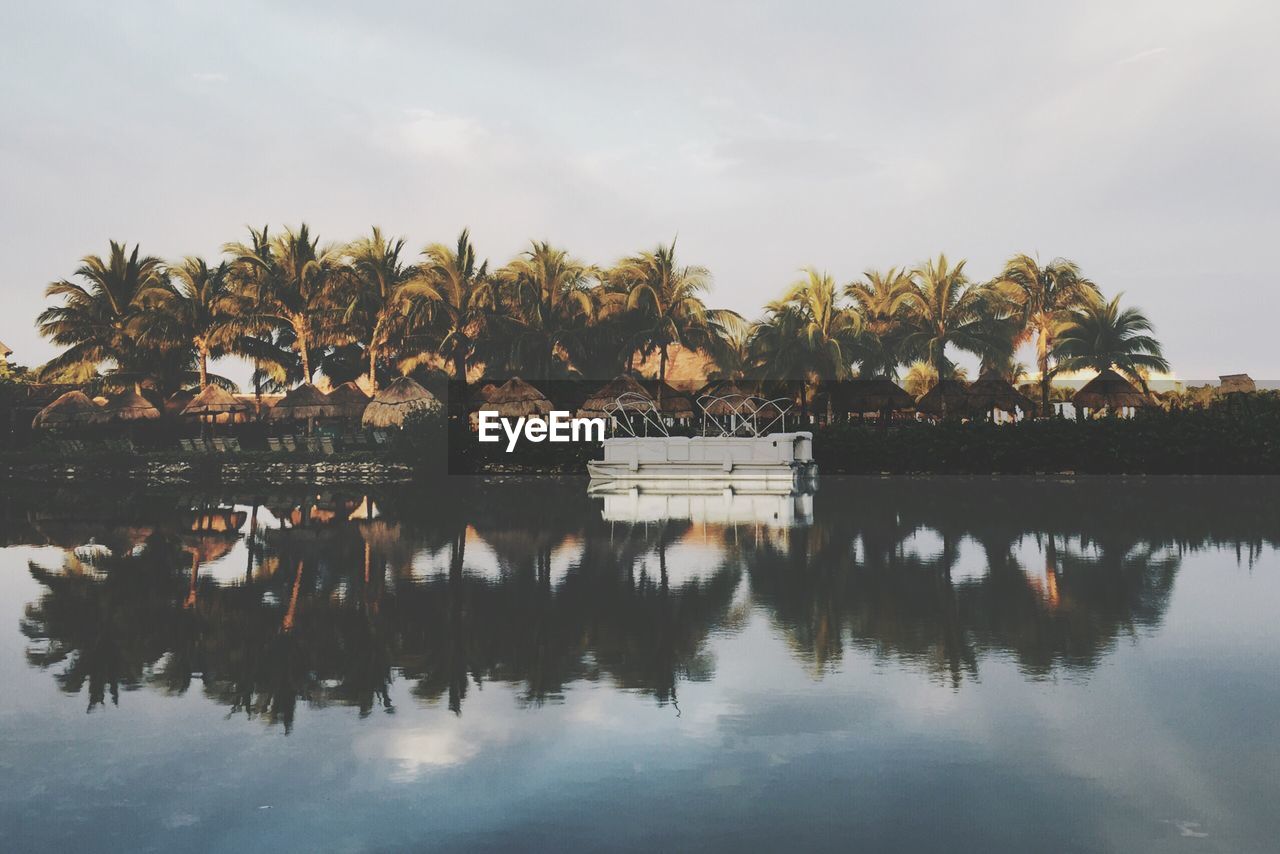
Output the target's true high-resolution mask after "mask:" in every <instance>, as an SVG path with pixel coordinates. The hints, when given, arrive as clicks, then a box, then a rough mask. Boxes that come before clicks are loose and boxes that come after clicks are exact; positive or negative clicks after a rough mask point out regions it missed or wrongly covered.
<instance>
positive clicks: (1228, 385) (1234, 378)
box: [1218, 374, 1258, 394]
mask: <svg viewBox="0 0 1280 854" xmlns="http://www.w3.org/2000/svg"><path fill="white" fill-rule="evenodd" d="M1257 390H1258V384H1257V383H1255V382H1254V381H1253V377H1251V376H1249V375H1248V374H1223V375H1222V376H1220V377H1218V393H1219V394H1233V393H1235V392H1249V391H1257Z"/></svg>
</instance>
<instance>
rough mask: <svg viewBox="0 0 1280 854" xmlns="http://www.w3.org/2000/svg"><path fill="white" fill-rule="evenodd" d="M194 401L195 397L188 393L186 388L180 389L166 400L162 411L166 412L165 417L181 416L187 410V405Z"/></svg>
mask: <svg viewBox="0 0 1280 854" xmlns="http://www.w3.org/2000/svg"><path fill="white" fill-rule="evenodd" d="M194 399H195V395H194V394H192V393H191V392H189V391H187V390H186V389H185V388H180V389H178V390H177V391H175V392H174V393H173V394H171V395H169V396H168V397H166V398H165V399H164V406H163V407H162V409H163V410H164V414H165V417H168V418H172V417H175V416H178V415H181V414H182V411H183V410H184V409H186V408H187V404H188V403H190V402H191V401H192V400H194Z"/></svg>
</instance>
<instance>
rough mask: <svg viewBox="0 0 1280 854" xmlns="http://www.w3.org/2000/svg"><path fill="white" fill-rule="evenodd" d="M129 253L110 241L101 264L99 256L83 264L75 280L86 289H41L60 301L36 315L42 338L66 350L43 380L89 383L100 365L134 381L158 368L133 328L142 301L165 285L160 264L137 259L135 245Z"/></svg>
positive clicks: (70, 285) (65, 284)
mask: <svg viewBox="0 0 1280 854" xmlns="http://www.w3.org/2000/svg"><path fill="white" fill-rule="evenodd" d="M127 250H128V247H127V246H126V245H125V244H124V243H116V242H115V241H114V240H113V241H111V251H110V253H109V254H108V256H107V259H106V260H105V261H104V260H103V259H102V258H101V257H100V256H98V255H86V256H85V257H84V258H83V259H81V262H80V266H79V267H78V268H76V272H75V275H76V276H77V277H79V278H80V279H82V280H83V281H84V284H78V283H76V282H73V281H70V280H67V279H62V280H60V281H57V282H54V283H52V284H51V285H49V286H48V287H47V288H45V296H47V297H53V298H58V297H61V298H62V299H63V302H62V304H61V305H56V306H51V307H49V308H47V309H45V310H44V311H42V312H41V313H40V316H39V318H37V321H36V322H37V324H38V325H39V329H40V334H41V335H43V336H45V337H46V338H48V339H50V340H51V341H53V343H55V344H58V345H60V346H62V347H66V348H67V349H66V350H64V351H63V352H62V353H60V354H59V355H57V356H55V357H54V358H53V359H51V360H50V361H49V362H48V363H47V364H45V365H44V367H42V368H41V369H40V376H41V377H42V378H51V377H63V378H72V379H78V380H84V379H88V378H89V377H90V376H92V375H93V374H94V373H95V372H96V370H97V368H98V366H99V365H101V364H102V363H104V362H111V363H113V364H114V365H115V366H116V372H118V373H121V374H124V375H132V376H134V377H135V378H136V377H138V376H143V375H150V373H151V371H153V370H154V368H155V367H156V365H157V362H156V360H155V358H154V354H149V353H147V352H146V348H144V347H143V345H142V344H141V343H140V342H139V341H138V338H137V335H136V329H135V323H136V320H137V318H138V317H139V315H140V313H141V311H142V307H143V304H144V302H145V301H146V300H147V299H148V298H149V297H150V296H151V295H153V294H154V293H155V292H156V291H158V290H159V289H162V288H163V287H164V286H165V278H164V263H163V262H162V261H161V260H160V259H159V258H154V257H152V256H150V255H146V256H142V257H139V254H138V245H137V244H134V247H133V252H131V253H128V254H126V253H127Z"/></svg>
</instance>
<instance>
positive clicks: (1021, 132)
mask: <svg viewBox="0 0 1280 854" xmlns="http://www.w3.org/2000/svg"><path fill="white" fill-rule="evenodd" d="M1278 36H1280V4H1276V3H1274V2H1239V3H1233V2H1212V3H1210V2H1197V3H1176V2H1169V0H1163V2H1150V3H1138V2H1135V3H1115V2H1102V3H1080V2H1072V3H1056V4H1049V3H1014V2H1009V3H978V2H965V3H937V4H911V3H884V2H876V3H866V4H853V3H832V4H800V3H733V4H724V5H719V4H713V3H697V4H693V3H672V4H667V3H659V2H644V3H629V4H607V3H600V2H584V3H554V4H553V3H531V2H530V3H485V2H474V0H469V2H465V3H464V2H450V3H445V4H427V3H406V4H404V5H403V6H399V5H381V4H376V3H367V2H366V3H341V4H327V3H318V2H308V3H296V4H294V3H272V4H267V3H236V2H219V3H216V4H215V3H208V4H196V3H154V4H141V3H127V2H112V3H101V2H93V3H83V4H80V3H22V4H12V5H10V6H9V7H7V8H6V12H5V22H4V25H3V27H0V71H3V73H2V74H0V116H2V117H3V118H2V119H0V122H2V124H0V128H2V130H0V198H2V199H3V202H2V207H0V233H3V234H4V236H5V241H4V250H5V251H3V252H2V253H0V294H3V297H4V307H5V311H4V312H3V315H2V316H0V340H3V341H4V342H6V343H8V344H9V345H10V346H11V347H13V348H14V350H15V351H16V353H15V355H14V357H13V358H14V359H15V360H17V361H19V362H22V363H25V364H32V365H34V364H38V363H40V362H42V361H43V360H45V359H46V358H48V357H49V356H50V355H52V353H53V350H52V348H51V347H50V346H49V345H48V344H47V343H45V342H43V341H42V340H40V339H39V337H38V336H37V335H36V333H35V330H34V318H35V316H36V314H37V313H38V312H39V311H40V309H41V308H42V307H43V305H44V304H45V303H44V298H43V296H42V291H43V288H44V286H45V285H46V284H47V283H48V282H49V281H51V280H54V279H57V278H62V277H65V276H68V275H70V273H71V272H72V270H74V268H75V266H76V263H77V260H78V259H79V258H80V257H81V256H83V255H85V254H87V253H100V254H105V253H106V251H107V241H108V240H109V239H112V238H114V239H116V240H127V241H129V242H130V243H132V242H134V241H139V242H141V244H142V247H143V251H144V252H147V253H151V254H155V255H160V256H161V257H164V258H171V259H172V258H177V257H180V256H182V255H186V254H192V253H197V254H203V255H207V256H211V257H212V256H216V255H217V253H218V250H219V247H220V246H221V244H222V243H224V242H225V241H227V240H232V239H238V238H240V237H242V236H243V235H244V234H245V227H246V226H247V225H249V224H253V225H258V226H260V225H263V224H270V225H272V226H273V227H278V226H281V225H295V224H297V223H299V222H301V221H306V222H307V223H309V224H310V225H311V226H312V227H313V229H315V230H316V231H318V232H319V234H320V235H321V237H322V238H326V239H334V240H339V239H342V240H345V239H349V238H352V237H354V236H356V235H357V234H359V233H361V232H363V231H366V230H367V229H368V227H369V226H370V225H373V224H378V225H381V226H382V227H383V228H384V229H386V230H388V231H390V232H393V233H395V234H400V235H404V236H405V237H406V238H407V239H408V241H409V244H410V245H411V246H412V247H413V248H414V249H415V250H417V249H419V248H420V247H421V246H423V245H425V244H426V243H429V242H432V241H448V240H451V239H452V238H454V237H455V236H456V234H457V232H458V231H459V230H460V229H461V228H463V227H464V226H469V227H470V228H471V231H472V234H473V237H474V239H475V242H476V244H477V246H478V248H479V250H480V253H481V255H482V256H484V257H488V258H489V259H491V261H493V262H494V263H495V264H500V263H503V262H505V261H506V260H507V259H509V258H510V257H511V256H512V255H514V254H515V253H517V252H519V251H520V250H521V249H522V248H523V247H524V245H525V244H526V243H527V241H528V240H529V239H530V238H539V239H542V238H547V239H550V240H552V241H553V242H555V243H557V244H560V245H563V246H565V247H567V248H568V249H570V250H571V251H572V252H574V253H575V254H576V255H578V256H579V257H581V258H583V259H584V260H587V261H592V262H598V263H608V262H611V261H613V260H616V259H617V258H618V257H620V256H622V255H624V254H626V253H629V252H632V251H635V250H638V249H642V248H649V247H651V246H653V245H655V244H657V243H658V242H659V241H666V240H669V239H671V237H672V236H674V235H676V234H678V235H679V244H678V246H679V254H680V256H681V257H682V259H683V260H684V261H685V262H686V263H698V264H704V265H706V266H708V267H710V268H711V270H712V272H713V274H714V276H715V289H714V291H713V294H712V301H714V302H715V303H717V304H719V305H724V306H728V307H731V308H735V309H738V310H739V311H742V312H744V313H746V314H748V315H750V316H755V315H756V314H757V312H758V309H759V306H760V305H761V304H762V303H763V302H764V301H766V300H767V299H769V298H771V297H773V296H775V295H777V294H778V292H779V291H780V290H781V289H782V288H783V287H784V286H785V285H787V284H788V283H789V282H791V281H792V280H793V279H794V278H795V273H796V270H797V269H798V268H799V267H801V266H804V265H810V264H811V265H815V266H817V267H820V268H824V269H826V270H829V271H830V272H831V273H833V274H834V275H835V276H836V277H837V278H838V279H839V280H841V281H847V280H849V279H852V278H854V277H855V276H857V275H858V274H859V273H860V272H861V271H863V270H865V269H867V268H884V267H889V266H893V265H903V264H907V265H910V264H914V263H917V262H919V261H921V260H923V259H924V258H926V257H927V256H929V255H931V254H935V253H937V252H939V251H944V252H946V253H947V254H948V255H950V256H953V257H963V258H967V259H968V260H969V268H968V269H969V271H970V273H971V274H972V275H974V276H975V277H981V278H985V277H988V276H991V275H993V274H994V273H995V272H996V271H997V270H998V269H999V266H1000V264H1001V262H1002V261H1003V260H1004V259H1005V258H1006V257H1007V256H1009V255H1010V254H1012V253H1014V252H1019V251H1026V252H1032V253H1037V252H1038V253H1039V254H1040V256H1041V257H1042V258H1045V259H1048V258H1050V257H1053V256H1057V255H1064V256H1066V257H1069V258H1072V259H1074V260H1076V261H1077V262H1078V263H1080V265H1081V266H1082V267H1083V268H1084V270H1085V272H1086V273H1088V274H1089V275H1090V276H1092V277H1093V278H1094V279H1095V280H1096V281H1097V282H1098V283H1099V284H1100V285H1101V286H1102V287H1103V288H1104V290H1105V291H1107V292H1108V293H1114V292H1117V291H1124V292H1125V298H1126V300H1127V301H1131V302H1133V303H1136V304H1138V305H1140V306H1141V307H1142V308H1143V309H1145V310H1146V311H1147V313H1148V314H1149V315H1150V316H1151V318H1152V319H1153V320H1154V321H1155V323H1156V325H1157V330H1158V333H1159V335H1160V337H1161V339H1162V340H1163V341H1164V342H1165V346H1166V354H1167V355H1168V356H1169V358H1170V359H1171V361H1172V362H1173V365H1174V368H1175V371H1176V373H1177V374H1179V375H1180V376H1183V377H1191V378H1203V377H1209V376H1216V375H1217V374H1219V373H1230V372H1236V371H1248V372H1250V373H1252V374H1253V375H1254V377H1255V378H1259V379H1276V378H1280V346H1277V342H1276V333H1275V327H1276V322H1275V317H1274V314H1275V312H1276V311H1277V310H1278V309H1280V301H1278V299H1277V288H1278V285H1277V280H1276V274H1275V272H1274V270H1275V267H1274V266H1273V262H1272V259H1273V257H1274V254H1275V248H1274V245H1275V242H1276V237H1277V233H1278V232H1280V229H1278V228H1277V226H1278V225H1280V213H1278V212H1280V203H1278V202H1277V194H1278V192H1280V72H1278V71H1277V58H1276V56H1275V50H1276V47H1275V45H1276V44H1277V37H1278Z"/></svg>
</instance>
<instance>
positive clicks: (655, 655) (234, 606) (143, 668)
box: [0, 480, 1280, 730]
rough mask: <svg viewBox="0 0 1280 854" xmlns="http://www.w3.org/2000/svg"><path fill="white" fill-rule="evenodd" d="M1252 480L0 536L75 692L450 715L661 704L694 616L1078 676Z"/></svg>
mask: <svg viewBox="0 0 1280 854" xmlns="http://www.w3.org/2000/svg"><path fill="white" fill-rule="evenodd" d="M1259 490H1261V491H1263V492H1265V491H1267V490H1271V491H1276V487H1272V486H1264V485H1258V486H1254V487H1249V488H1247V489H1246V488H1244V487H1241V486H1239V485H1238V484H1237V485H1234V486H1231V487H1230V488H1228V487H1223V488H1221V489H1218V488H1217V487H1214V486H1211V485H1206V484H1205V483H1201V484H1199V485H1197V486H1195V488H1194V489H1192V488H1191V487H1190V486H1187V487H1185V488H1184V489H1182V490H1181V491H1180V490H1179V489H1176V488H1170V487H1169V486H1168V485H1161V486H1155V485H1148V486H1142V485H1140V484H1129V485H1126V487H1125V489H1124V490H1115V489H1112V488H1110V487H1107V486H1105V485H1099V484H1097V483H1094V484H1090V483H1082V484H1074V485H1073V484H1061V483H1055V484H1035V483H1031V482H1019V481H1012V482H1004V483H1002V484H1000V485H994V484H990V483H988V484H977V483H972V482H965V481H939V480H920V481H909V480H908V481H852V482H836V483H835V485H834V486H830V487H828V486H826V485H824V491H823V493H820V494H819V495H818V496H817V497H816V500H815V502H814V508H815V512H814V515H813V519H812V524H810V525H807V526H803V527H797V528H793V529H790V530H781V529H770V528H768V527H767V525H766V524H763V523H762V524H761V525H756V526H744V525H736V526H735V525H726V524H718V525H713V524H706V523H700V522H696V521H693V520H689V519H685V520H677V519H666V520H663V521H656V522H655V521H652V520H649V521H643V522H636V523H634V524H628V523H626V521H625V520H622V521H619V520H618V519H610V520H609V521H605V520H604V519H602V518H601V515H600V510H599V506H598V505H597V504H596V503H594V501H593V500H592V499H590V498H588V497H587V496H586V495H585V494H584V493H583V490H582V488H581V485H580V484H577V483H567V484H561V483H554V482H552V483H547V482H543V483H526V484H519V483H515V484H512V483H507V484H501V485H488V484H483V483H481V484H471V485H467V486H465V487H460V488H459V491H458V492H455V493H453V494H450V495H447V496H446V495H440V494H438V493H436V494H425V495H424V494H413V495H403V496H401V495H396V494H386V495H378V496H368V495H361V494H349V495H348V494H343V493H321V494H314V493H313V494H310V495H307V496H305V497H289V496H255V497H249V498H246V499H244V500H242V501H238V502H236V503H235V504H233V503H232V502H229V501H211V502H203V503H202V502H200V501H198V500H197V501H195V502H192V501H190V500H187V501H183V502H175V501H174V500H173V499H166V500H163V501H162V500H161V499H159V498H155V497H154V496H153V497H150V498H147V497H140V498H139V499H138V500H131V501H126V502H121V501H119V500H115V499H112V500H107V499H105V498H103V499H101V500H97V502H96V503H95V502H94V500H93V499H92V498H87V497H85V496H76V497H72V496H68V495H61V496H54V497H52V498H50V499H48V500H47V501H45V502H44V503H39V502H38V503H36V504H35V505H34V506H33V507H30V508H26V509H24V510H22V511H19V512H17V513H14V512H12V511H11V510H8V511H6V515H5V516H4V517H3V519H0V534H2V535H3V540H2V541H3V542H6V543H13V542H35V543H52V544H56V545H59V546H62V547H63V548H64V549H65V550H66V554H65V558H64V561H63V565H62V566H61V567H57V568H48V567H45V566H42V565H38V564H34V563H33V564H31V566H30V571H31V574H32V576H33V577H34V578H35V580H36V581H37V582H39V584H40V586H41V588H42V593H41V596H40V598H39V599H38V600H37V601H35V602H32V603H31V604H30V605H28V607H27V609H26V613H25V616H24V618H23V621H22V626H21V628H22V631H23V633H24V634H25V635H26V636H27V637H28V638H29V639H30V640H31V645H30V647H29V649H28V652H27V656H28V660H29V662H30V664H31V665H32V666H35V667H39V668H41V669H48V670H50V671H51V672H52V673H53V675H54V678H55V679H56V681H57V683H58V685H59V687H60V688H61V689H62V690H64V691H66V692H68V693H75V694H79V693H81V692H85V693H86V694H87V696H88V707H89V709H90V710H92V709H94V708H95V707H97V706H99V705H104V704H105V703H106V700H107V698H108V697H110V699H111V702H112V704H118V703H119V697H120V693H121V691H130V690H136V689H140V688H143V687H147V688H150V689H153V690H156V691H160V692H164V693H173V694H182V693H185V692H186V691H188V690H189V689H190V688H191V686H192V685H193V684H196V683H198V684H199V686H200V690H201V691H202V692H203V693H204V695H205V696H207V697H208V698H210V699H211V700H213V701H215V702H217V703H220V704H222V705H225V706H226V707H227V708H228V709H229V710H230V713H231V714H236V713H243V714H245V715H247V716H250V717H257V718H261V719H263V720H266V721H268V722H271V723H279V724H281V725H282V726H283V727H284V728H285V729H286V730H288V729H290V728H291V727H292V725H293V722H294V720H295V717H296V715H297V710H298V707H299V705H300V704H303V705H306V706H310V707H323V706H326V705H342V706H350V707H353V708H355V709H357V710H358V712H359V714H360V715H361V716H362V717H364V716H368V715H370V714H372V713H373V711H374V710H382V711H384V712H386V713H391V712H393V711H394V709H395V702H396V700H395V696H396V693H397V686H399V685H400V684H401V683H407V686H408V687H407V691H408V694H409V695H410V696H411V697H412V698H413V699H414V700H416V701H422V702H427V703H430V704H441V705H443V706H444V707H446V708H448V709H449V710H450V711H452V712H453V713H454V714H458V715H460V714H462V711H463V708H464V706H465V705H466V703H467V699H468V696H469V692H470V691H471V690H473V689H474V688H476V687H478V686H480V685H482V684H483V683H484V682H486V681H490V682H499V683H503V684H506V685H510V686H512V687H513V688H514V689H515V691H516V694H517V696H518V698H519V701H520V702H521V703H522V704H524V705H528V706H539V705H541V704H544V703H547V702H557V701H559V700H560V699H561V698H562V697H563V696H564V695H565V692H566V691H567V690H569V689H570V687H571V686H572V685H573V684H574V683H576V682H581V681H603V682H607V683H609V684H611V685H613V686H615V687H616V688H617V689H619V690H624V691H628V692H634V693H636V694H641V695H647V696H649V697H651V698H653V700H655V701H656V702H658V703H661V704H665V703H669V702H674V701H676V700H677V697H678V692H679V687H680V685H681V684H682V683H684V682H687V681H696V680H702V679H709V678H711V677H712V676H713V674H714V670H715V662H714V660H713V658H712V656H711V654H710V652H709V650H708V639H709V637H710V636H711V635H712V634H713V633H726V632H733V631H736V630H737V629H738V628H739V627H740V626H741V625H742V624H743V623H744V621H745V620H747V619H749V618H750V616H751V615H752V614H753V613H754V614H757V615H760V616H761V617H763V618H765V619H767V620H768V621H769V623H770V624H771V625H772V626H773V629H774V631H775V632H776V633H778V634H780V635H781V636H782V637H783V638H785V640H786V642H787V643H788V644H789V645H790V647H791V649H792V650H793V652H794V654H795V655H796V656H797V657H798V658H799V659H800V660H802V661H803V662H804V663H805V666H806V667H807V668H808V669H810V670H811V671H812V672H813V673H814V674H816V675H818V676H821V675H822V674H825V673H827V672H829V671H831V670H834V669H838V668H839V667H841V666H842V665H843V663H844V661H845V659H846V658H847V657H848V656H850V655H856V656H859V657H871V658H873V659H880V660H888V661H893V662H895V663H896V664H898V665H899V666H902V667H904V668H907V669H912V670H918V671H920V672H922V673H925V674H928V675H930V676H931V677H934V678H937V679H940V680H942V681H944V682H945V683H947V684H949V685H951V686H953V687H955V688H957V689H959V688H960V687H961V686H962V685H963V684H964V682H965V681H966V680H968V679H972V678H975V677H977V676H978V674H979V672H980V670H981V668H982V667H983V662H984V661H985V660H986V659H987V658H988V657H989V656H992V655H999V656H1002V657H1011V658H1012V659H1013V660H1014V661H1016V663H1017V664H1018V666H1019V668H1020V669H1021V670H1022V671H1023V672H1024V674H1026V675H1027V677H1028V678H1041V677H1045V676H1048V675H1052V674H1055V673H1057V672H1059V671H1061V670H1064V669H1065V670H1068V671H1076V672H1087V671H1088V670H1090V669H1092V668H1093V667H1095V666H1097V664H1098V663H1099V662H1100V661H1101V660H1102V659H1103V657H1105V656H1106V655H1107V654H1108V652H1109V651H1110V650H1112V649H1113V648H1114V646H1115V644H1116V642H1117V641H1118V640H1119V639H1120V638H1122V637H1133V636H1140V635H1141V634H1142V633H1143V632H1145V631H1152V630H1154V629H1155V628H1157V627H1158V626H1159V624H1160V621H1161V619H1162V617H1163V614H1164V613H1165V610H1166V609H1167V607H1168V603H1169V598H1170V595H1171V592H1172V588H1173V584H1174V581H1175V579H1176V577H1177V573H1178V569H1179V566H1180V561H1181V556H1182V555H1183V554H1185V553H1186V552H1187V551H1188V550H1195V549H1200V548H1205V547H1209V546H1228V547H1234V548H1235V549H1237V550H1238V553H1240V554H1247V555H1248V556H1249V558H1250V559H1252V558H1253V557H1254V556H1255V555H1256V554H1258V553H1260V552H1261V551H1262V550H1263V548H1264V547H1266V548H1275V546H1276V545H1277V543H1280V530H1278V529H1280V522H1277V520H1275V519H1274V518H1271V517H1270V516H1269V515H1268V514H1266V513H1265V511H1264V510H1263V509H1262V508H1265V507H1267V506H1274V504H1273V501H1274V498H1275V496H1271V495H1269V494H1268V495H1260V494H1259ZM459 493H460V494H459ZM193 504H194V505H195V506H194V507H193V506H192V505H193ZM1138 511H1141V512H1138ZM921 538H924V539H921ZM925 540H928V541H930V542H932V543H934V545H933V546H932V547H928V548H926V547H925V546H921V545H919V543H921V542H924V541H925ZM90 543H92V544H93V547H92V548H86V544H90ZM235 548H244V549H245V554H244V555H242V556H238V557H237V556H234V554H235V552H234V550H235ZM241 560H243V561H244V562H245V563H244V564H241V563H240V561H241ZM231 562H234V565H235V566H237V567H239V566H246V567H247V570H246V571H245V572H243V573H242V572H241V570H239V569H236V570H235V572H234V573H233V574H231V575H226V574H225V573H222V572H220V571H219V570H218V567H220V566H222V565H223V564H227V565H231ZM767 677H768V674H767V673H765V674H761V678H762V679H763V678H767ZM400 690H404V689H400ZM400 701H401V702H403V699H401V700H400Z"/></svg>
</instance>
